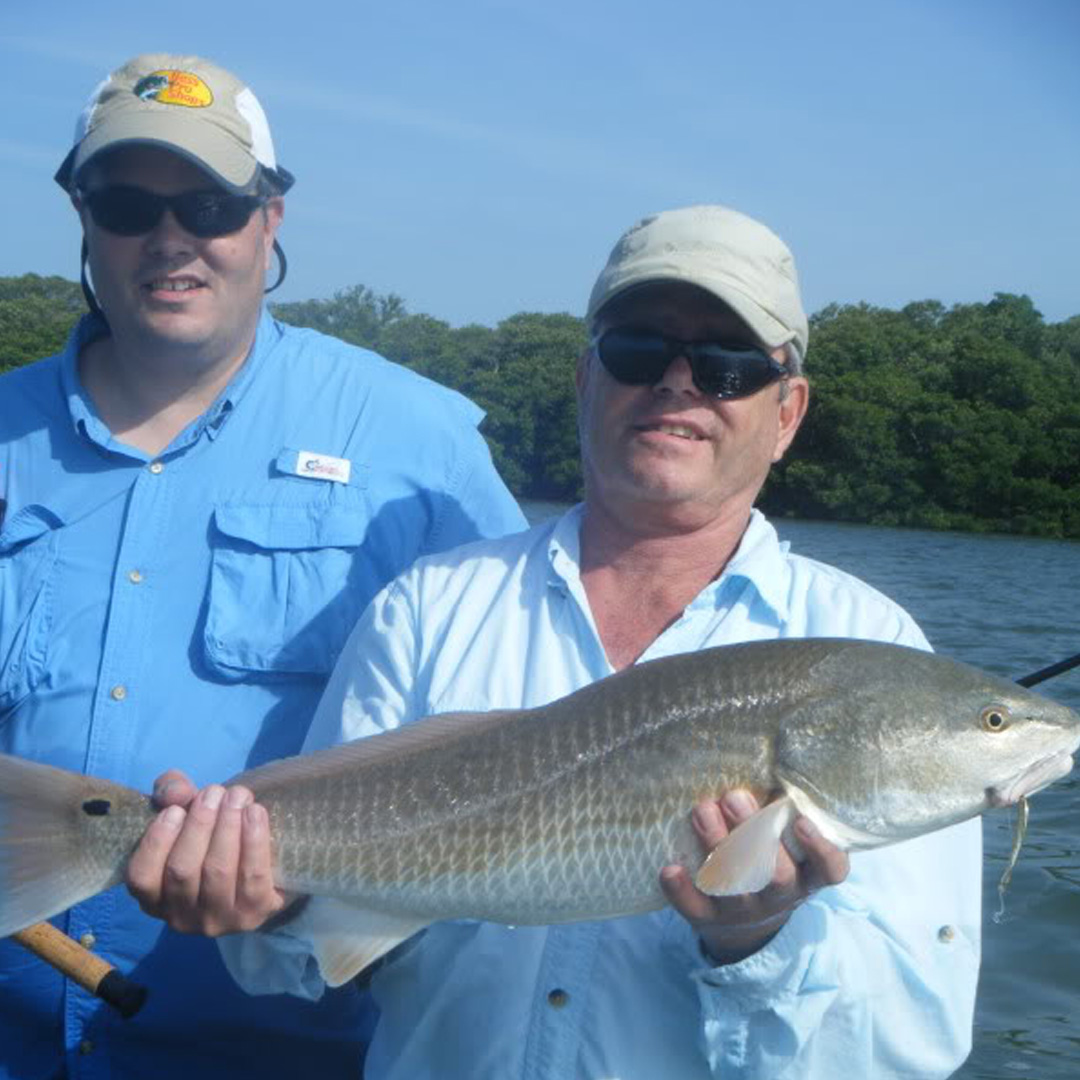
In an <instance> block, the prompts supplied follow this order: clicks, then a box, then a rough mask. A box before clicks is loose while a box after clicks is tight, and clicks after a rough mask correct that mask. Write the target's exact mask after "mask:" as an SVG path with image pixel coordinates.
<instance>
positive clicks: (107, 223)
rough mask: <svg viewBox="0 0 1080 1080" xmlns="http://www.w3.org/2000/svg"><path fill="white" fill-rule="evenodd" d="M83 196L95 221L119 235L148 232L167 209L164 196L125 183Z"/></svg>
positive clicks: (102, 227)
mask: <svg viewBox="0 0 1080 1080" xmlns="http://www.w3.org/2000/svg"><path fill="white" fill-rule="evenodd" d="M84 197H85V199H86V204H87V206H89V207H90V216H91V217H92V218H93V219H94V224H95V225H97V226H98V227H99V228H101V229H106V230H107V231H109V232H111V233H116V234H117V235H118V236H140V235H142V234H143V233H148V232H149V231H150V230H151V229H152V228H153V227H154V226H155V225H156V224H157V223H158V222H159V221H160V220H161V215H162V213H164V210H165V200H164V199H162V198H161V196H159V195H155V194H154V193H153V192H151V191H144V190H143V189H142V188H137V187H127V186H125V185H122V184H116V185H114V186H112V187H106V188H100V189H99V190H97V191H88V192H87V193H86V195H85V196H84Z"/></svg>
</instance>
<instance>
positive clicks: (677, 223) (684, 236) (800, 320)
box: [586, 205, 810, 357]
mask: <svg viewBox="0 0 1080 1080" xmlns="http://www.w3.org/2000/svg"><path fill="white" fill-rule="evenodd" d="M668 281H681V282H686V283H687V284H690V285H696V286H697V287H698V288H700V289H704V290H705V291H706V292H708V293H711V294H712V295H713V296H715V297H717V298H718V299H720V300H722V301H723V302H724V303H725V304H727V305H728V306H729V307H730V308H731V309H732V310H733V311H734V312H735V314H736V315H738V316H739V317H740V318H741V319H742V320H743V321H744V322H745V323H746V324H747V326H749V327H750V329H751V330H752V331H753V332H754V334H755V335H756V336H757V337H758V339H759V340H760V341H761V343H762V344H763V345H766V346H768V347H769V348H770V349H775V348H778V347H779V346H781V345H786V344H788V342H794V343H795V345H796V347H797V348H798V350H799V354H800V356H803V357H805V356H806V348H807V344H808V342H809V337H810V328H809V324H808V323H807V319H806V314H805V312H804V311H803V306H802V300H801V298H800V296H799V278H798V275H797V274H796V272H795V260H794V258H793V257H792V255H791V252H790V251H789V250H788V248H787V246H786V245H785V244H784V242H783V241H782V240H781V239H780V237H778V236H777V235H776V234H775V233H774V232H773V231H772V230H771V229H768V228H766V226H764V225H762V224H761V222H759V221H755V220H754V219H753V218H751V217H747V216H746V214H741V213H739V211H738V210H732V209H730V208H729V207H727V206H716V205H706V206H687V207H683V208H681V209H678V210H666V211H664V212H663V213H660V214H654V215H652V216H651V217H647V218H644V219H643V220H641V221H639V222H638V223H637V224H636V225H635V226H634V227H633V228H631V229H630V230H629V231H628V232H626V233H624V234H623V235H622V237H621V238H620V239H619V242H618V243H617V244H616V245H615V247H614V248H613V249H612V252H611V255H610V256H609V258H608V261H607V265H606V266H605V267H604V269H603V270H602V271H601V272H600V276H599V277H598V278H597V279H596V284H595V285H594V286H593V290H592V295H591V296H590V297H589V308H588V313H587V316H586V318H587V319H588V321H589V322H590V323H592V321H593V320H594V319H595V318H596V315H597V313H598V312H599V311H600V309H601V308H603V307H604V305H605V304H607V303H609V302H610V301H612V300H614V299H615V297H617V296H621V295H622V294H623V293H625V292H627V291H628V290H629V289H633V288H636V287H638V286H641V285H646V284H651V283H657V282H668Z"/></svg>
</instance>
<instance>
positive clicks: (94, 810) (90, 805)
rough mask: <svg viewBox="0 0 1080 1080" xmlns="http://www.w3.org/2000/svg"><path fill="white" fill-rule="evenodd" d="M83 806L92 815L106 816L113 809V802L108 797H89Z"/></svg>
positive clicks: (85, 812)
mask: <svg viewBox="0 0 1080 1080" xmlns="http://www.w3.org/2000/svg"><path fill="white" fill-rule="evenodd" d="M82 808H83V813H84V814H89V815H90V817H104V816H105V815H106V814H107V813H108V812H109V811H110V810H111V809H112V803H111V802H109V800H108V799H87V800H86V802H84V803H83V804H82Z"/></svg>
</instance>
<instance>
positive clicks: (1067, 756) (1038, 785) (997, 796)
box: [986, 747, 1076, 806]
mask: <svg viewBox="0 0 1080 1080" xmlns="http://www.w3.org/2000/svg"><path fill="white" fill-rule="evenodd" d="M1075 749H1076V747H1073V750H1075ZM1072 767H1073V757H1072V750H1059V751H1058V752H1057V753H1056V754H1050V755H1048V756H1047V757H1044V758H1040V759H1039V760H1038V761H1036V762H1035V764H1034V765H1029V766H1028V767H1027V768H1026V769H1025V770H1024V771H1023V772H1022V773H1020V774H1019V775H1018V776H1014V777H1013V778H1012V779H1011V780H1010V781H1009V782H1008V783H1007V784H1005V785H1004V786H1003V787H1002V786H998V787H991V788H987V789H986V795H987V798H988V799H989V801H990V805H991V806H1013V805H1015V804H1016V803H1017V802H1019V801H1020V799H1021V798H1024V797H1026V796H1028V795H1034V794H1035V793H1036V792H1038V791H1042V789H1043V788H1044V787H1048V786H1049V785H1050V784H1052V783H1053V782H1054V781H1055V780H1060V779H1061V778H1062V777H1063V776H1068V775H1069V773H1070V772H1071V771H1072Z"/></svg>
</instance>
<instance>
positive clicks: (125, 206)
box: [79, 184, 267, 239]
mask: <svg viewBox="0 0 1080 1080" xmlns="http://www.w3.org/2000/svg"><path fill="white" fill-rule="evenodd" d="M79 194H80V195H81V197H82V200H83V202H85V203H86V205H87V207H88V208H89V210H90V216H91V217H92V218H93V219H94V224H95V225H97V226H98V228H100V229H105V230H106V231H107V232H111V233H115V234H116V235H117V236H143V235H144V234H146V233H148V232H150V230H151V229H154V228H156V227H157V224H158V222H159V221H161V219H162V217H163V216H164V214H165V211H166V210H171V211H172V212H173V216H174V217H175V218H176V220H177V221H178V222H180V224H181V226H182V227H183V228H184V229H186V230H187V231H188V232H189V233H191V235H192V236H198V237H201V238H203V239H208V238H210V237H214V236H227V235H228V234H229V233H234V232H238V231H239V230H240V229H242V228H243V227H244V226H245V225H246V224H247V223H248V221H250V220H251V215H252V214H253V213H254V212H255V210H256V209H257V208H258V207H260V206H263V205H264V204H265V203H266V201H267V200H266V196H265V195H230V194H228V193H227V192H224V191H185V192H183V194H181V195H159V194H157V192H155V191H147V190H146V189H145V188H140V187H133V186H132V185H130V184H110V185H109V186H108V187H102V188H95V189H94V190H92V191H82V192H80V193H79Z"/></svg>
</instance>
